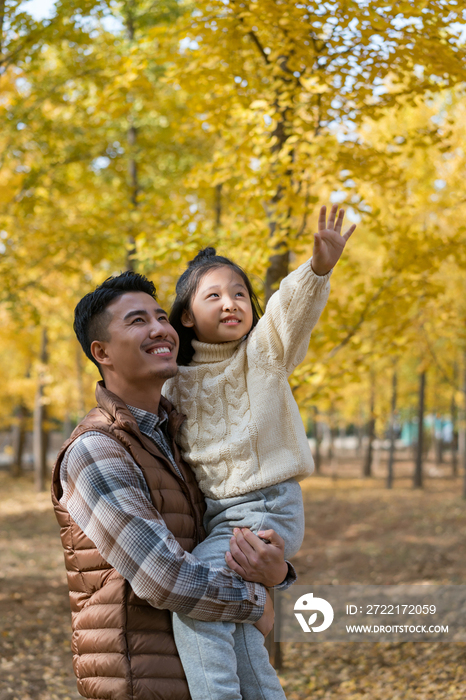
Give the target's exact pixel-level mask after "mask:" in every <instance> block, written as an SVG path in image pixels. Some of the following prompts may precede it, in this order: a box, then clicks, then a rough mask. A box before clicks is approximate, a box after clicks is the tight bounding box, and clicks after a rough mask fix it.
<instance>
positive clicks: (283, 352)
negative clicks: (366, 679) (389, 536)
mask: <svg viewBox="0 0 466 700" xmlns="http://www.w3.org/2000/svg"><path fill="white" fill-rule="evenodd" d="M337 209H338V207H337V206H333V207H332V209H331V212H330V215H329V219H328V224H326V208H325V207H322V209H321V210H320V215H319V222H318V233H317V234H315V239H314V251H313V257H312V258H311V260H308V261H307V262H306V263H304V264H303V265H301V266H300V267H298V269H297V270H295V271H294V272H292V273H291V274H290V275H288V277H286V278H285V279H284V280H283V281H282V283H281V285H280V288H279V290H278V291H277V292H276V293H275V294H274V295H273V296H272V297H271V299H270V301H269V303H268V305H267V310H266V312H265V315H264V316H263V317H262V318H261V319H260V320H259V318H260V306H259V303H258V301H257V298H256V296H255V294H254V292H253V290H252V287H251V284H250V282H249V280H248V278H247V276H246V274H245V273H244V271H243V270H242V269H241V268H240V267H238V265H236V264H235V263H233V262H232V261H230V260H229V259H228V258H224V257H221V256H218V255H216V253H215V250H214V249H213V248H206V249H205V250H202V251H200V252H199V253H198V254H197V255H196V257H195V258H194V260H192V261H191V262H190V263H189V265H188V268H187V270H185V272H184V273H183V274H182V275H181V277H180V279H179V280H178V283H177V285H176V299H175V302H174V305H173V308H172V311H171V314H170V322H171V324H172V326H173V327H174V328H175V329H176V330H177V332H178V334H179V336H180V351H179V355H178V364H179V365H180V369H179V373H178V375H177V376H176V377H174V378H173V379H170V380H168V381H167V383H166V384H165V389H164V393H165V395H166V397H167V398H168V399H169V400H170V401H171V402H172V403H173V404H174V406H175V407H176V409H177V410H178V411H180V412H181V413H184V414H185V415H186V416H187V419H186V421H185V423H184V425H183V427H182V430H181V437H180V445H181V450H182V453H183V457H184V458H185V460H186V461H187V462H188V463H189V464H190V465H191V467H192V469H193V470H194V472H195V474H196V477H197V480H198V482H199V486H200V487H201V489H202V491H203V492H204V494H205V496H206V504H207V511H206V515H205V522H204V524H205V528H206V532H207V535H208V537H207V538H206V540H204V542H202V543H201V544H199V545H198V546H197V547H196V549H195V550H194V552H193V554H194V555H195V556H196V557H198V558H200V559H204V560H208V561H210V562H212V564H213V565H214V566H222V564H223V563H224V557H225V554H224V553H225V551H226V550H228V545H229V540H230V537H231V536H232V532H233V528H241V527H247V528H250V529H251V530H252V531H254V532H256V533H258V532H259V533H260V534H261V535H265V536H267V533H264V532H263V531H264V530H267V529H273V530H275V531H276V532H277V533H278V534H279V535H281V537H283V539H284V541H285V556H286V558H287V559H289V558H290V557H291V556H293V555H294V554H296V552H297V551H298V550H299V548H300V546H301V543H302V539H303V535H304V515H303V503H302V495H301V489H300V487H299V485H298V483H297V480H298V479H303V478H304V477H306V476H309V474H311V472H312V470H313V461H312V455H311V452H310V450H309V445H308V442H307V438H306V434H305V431H304V427H303V424H302V421H301V418H300V415H299V410H298V406H297V405H296V402H295V401H294V399H293V396H292V393H291V389H290V386H289V384H288V381H287V378H288V376H289V375H290V374H291V372H292V371H293V370H294V368H295V367H296V366H297V365H298V364H299V363H300V362H302V361H303V359H304V357H305V355H306V352H307V349H308V346H309V338H310V334H311V331H312V329H313V328H314V326H315V324H316V323H317V321H318V319H319V316H320V314H321V312H322V309H323V308H324V306H325V304H326V301H327V298H328V295H329V290H330V284H329V277H330V272H331V270H332V268H333V267H334V266H335V264H336V263H337V262H338V260H339V258H340V256H341V253H342V251H343V248H344V247H345V244H346V241H347V240H348V238H349V237H350V235H351V234H352V233H353V231H354V229H355V226H351V228H350V229H348V231H347V232H346V233H345V234H344V235H343V236H342V235H341V228H342V224H343V216H344V212H343V210H341V211H340V212H339V214H338V217H337V218H336V213H337ZM173 628H174V632H175V640H176V644H177V647H178V652H179V654H180V657H181V661H182V663H183V666H184V669H185V673H186V677H187V680H188V685H189V689H190V692H191V696H192V698H193V700H207V699H210V700H241V698H243V699H244V700H260V699H263V700H283V698H285V695H284V693H283V690H282V688H281V686H280V683H279V681H278V678H277V676H276V673H275V671H274V669H273V668H272V666H271V665H270V663H269V661H268V654H267V651H266V650H265V648H264V645H263V637H262V635H261V633H260V632H259V631H258V630H257V629H256V628H255V627H254V626H253V625H249V624H238V625H235V624H234V623H230V622H204V621H200V620H193V619H191V618H188V617H186V616H183V615H174V617H173Z"/></svg>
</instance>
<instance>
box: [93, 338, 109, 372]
mask: <svg viewBox="0 0 466 700" xmlns="http://www.w3.org/2000/svg"><path fill="white" fill-rule="evenodd" d="M106 345H107V344H106V343H103V342H101V341H100V340H93V341H92V343H91V354H92V357H93V358H94V360H96V361H97V362H98V363H99V365H107V366H108V365H110V364H111V360H110V358H109V356H108V355H107V350H106Z"/></svg>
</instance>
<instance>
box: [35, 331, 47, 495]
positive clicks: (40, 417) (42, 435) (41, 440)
mask: <svg viewBox="0 0 466 700" xmlns="http://www.w3.org/2000/svg"><path fill="white" fill-rule="evenodd" d="M40 362H41V364H42V367H41V368H40V371H39V377H38V381H37V391H36V397H35V402H34V426H33V453H34V477H35V479H34V481H35V487H36V491H44V490H45V488H46V486H45V484H46V480H47V463H46V455H47V434H46V431H45V428H44V422H45V419H46V407H45V404H44V376H45V365H46V364H47V331H46V329H45V328H43V329H42V337H41V348H40Z"/></svg>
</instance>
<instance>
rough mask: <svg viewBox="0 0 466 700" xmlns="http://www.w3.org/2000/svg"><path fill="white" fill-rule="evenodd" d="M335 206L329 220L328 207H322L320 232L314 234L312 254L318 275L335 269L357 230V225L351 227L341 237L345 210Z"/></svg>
mask: <svg viewBox="0 0 466 700" xmlns="http://www.w3.org/2000/svg"><path fill="white" fill-rule="evenodd" d="M337 211H338V204H334V205H333V206H332V208H331V209H330V214H329V217H328V221H326V218H327V207H321V209H320V214H319V222H318V225H317V228H318V232H317V233H316V234H314V251H313V253H312V269H313V270H314V272H315V273H316V275H326V274H327V272H330V270H331V269H332V268H334V267H335V265H336V264H337V262H338V261H339V259H340V256H341V254H342V252H343V248H344V247H345V245H346V241H347V240H348V238H349V237H350V236H351V234H352V233H353V231H354V229H355V228H356V224H353V225H352V226H350V228H349V229H348V230H347V232H346V233H344V234H343V235H341V227H342V226H343V218H344V216H345V210H344V209H340V211H339V212H338V216H337Z"/></svg>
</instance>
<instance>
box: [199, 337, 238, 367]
mask: <svg viewBox="0 0 466 700" xmlns="http://www.w3.org/2000/svg"><path fill="white" fill-rule="evenodd" d="M242 340H243V338H240V339H239V340H232V341H231V342H230V343H201V342H200V341H199V340H192V341H191V343H192V346H193V348H194V356H193V359H192V362H195V363H207V362H223V361H224V360H229V359H230V357H232V356H233V354H234V352H235V350H236V348H237V347H238V345H239V344H240V343H241V341H242Z"/></svg>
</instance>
